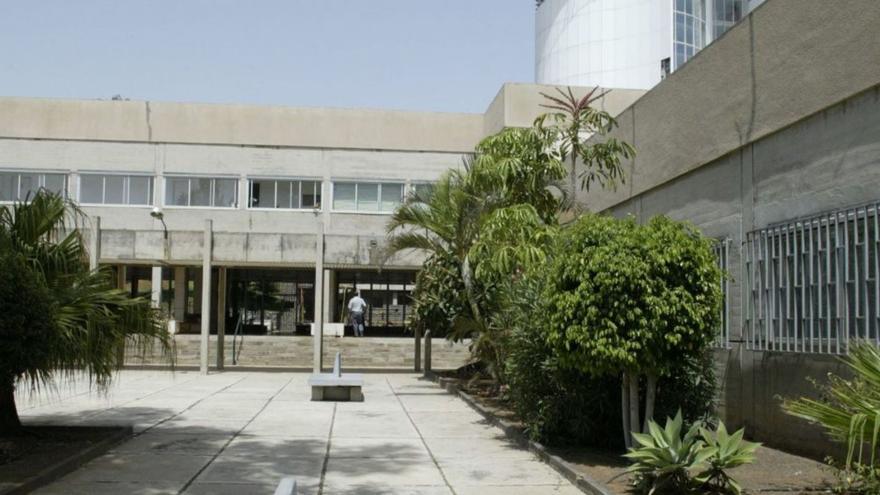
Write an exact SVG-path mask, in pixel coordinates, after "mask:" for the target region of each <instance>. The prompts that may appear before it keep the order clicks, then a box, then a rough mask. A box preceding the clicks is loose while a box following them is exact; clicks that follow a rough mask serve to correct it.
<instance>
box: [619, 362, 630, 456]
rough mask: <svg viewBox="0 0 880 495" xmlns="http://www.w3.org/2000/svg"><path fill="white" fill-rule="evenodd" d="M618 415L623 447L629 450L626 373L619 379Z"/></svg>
mask: <svg viewBox="0 0 880 495" xmlns="http://www.w3.org/2000/svg"><path fill="white" fill-rule="evenodd" d="M620 414H621V416H622V418H623V445H624V446H625V447H626V448H627V449H629V448H630V447H632V435H630V434H629V432H630V424H629V373H627V372H626V371H624V372H623V375H622V376H621V378H620Z"/></svg>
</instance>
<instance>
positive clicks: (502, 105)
mask: <svg viewBox="0 0 880 495" xmlns="http://www.w3.org/2000/svg"><path fill="white" fill-rule="evenodd" d="M557 87H558V88H560V89H562V90H566V88H567V87H566V86H552V85H544V84H522V83H507V84H505V85H504V86H502V87H501V90H500V91H498V94H497V95H496V96H495V99H494V100H493V101H492V103H491V104H490V105H489V108H488V109H487V110H486V114H485V122H484V126H483V134H485V135H486V136H489V135H492V134H495V133H496V132H498V131H500V130H501V129H503V128H505V127H530V126H531V125H532V124H533V123H534V121H535V119H536V118H537V117H538V116H539V115H541V114H543V113H546V112H548V111H549V110H548V109H546V108H544V107H542V106H541V105H543V104H546V103H547V100H546V99H545V98H544V97H543V96H541V93H545V94H548V95H552V96H559V94H558V92H557V91H556V88H557ZM571 89H572V92H573V93H574V95H575V96H576V97H578V98H580V97H583V96H584V95H585V94H586V93H587V92H588V91H590V90H592V89H593V88H592V87H572V88H571ZM602 91H608V93H607V94H606V95H605V96H604V97H602V98H600V99H599V100H597V101H596V102H595V103H594V104H593V106H595V107H596V108H600V109H602V110H605V111H606V112H608V113H610V114H611V115H618V114H620V113H621V112H623V111H624V110H625V109H626V108H627V107H629V106H630V105H632V104H633V102H635V101H636V100H638V99H639V98H641V97H642V95H644V94H645V93H646V91H644V90H640V89H613V88H600V91H599V92H600V93H601V92H602Z"/></svg>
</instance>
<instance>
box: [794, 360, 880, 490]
mask: <svg viewBox="0 0 880 495" xmlns="http://www.w3.org/2000/svg"><path fill="white" fill-rule="evenodd" d="M843 362H844V363H846V365H847V366H848V367H849V368H850V370H851V371H852V373H853V376H854V378H853V379H852V380H846V379H844V378H841V377H839V376H835V375H829V377H828V378H829V382H828V384H827V385H825V386H821V387H820V390H821V392H822V396H823V398H822V399H820V400H815V399H810V398H806V397H802V398H800V399H797V400H787V401H785V403H784V404H783V409H784V410H785V411H786V412H787V413H788V414H791V415H792V416H797V417H799V418H803V419H806V420H807V421H810V422H811V423H814V424H819V425H821V426H822V427H823V428H824V429H825V431H826V433H827V434H828V435H829V436H830V437H831V438H832V439H834V440H836V441H838V442H841V443H844V444H846V446H847V456H846V460H840V459H836V460H834V461H833V464H832V465H833V466H834V467H836V468H837V469H838V470H839V471H840V472H839V473H838V478H839V479H840V481H841V488H842V489H845V490H847V492H855V493H880V350H878V349H877V347H875V346H873V345H871V344H869V343H861V344H858V345H856V346H855V347H853V349H852V350H851V353H850V355H849V356H847V357H845V358H843Z"/></svg>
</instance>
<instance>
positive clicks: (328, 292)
mask: <svg viewBox="0 0 880 495" xmlns="http://www.w3.org/2000/svg"><path fill="white" fill-rule="evenodd" d="M335 309H336V270H324V321H325V322H327V323H333V322H334V321H336V314H335V313H336V311H335Z"/></svg>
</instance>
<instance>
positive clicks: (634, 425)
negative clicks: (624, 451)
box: [629, 373, 641, 442]
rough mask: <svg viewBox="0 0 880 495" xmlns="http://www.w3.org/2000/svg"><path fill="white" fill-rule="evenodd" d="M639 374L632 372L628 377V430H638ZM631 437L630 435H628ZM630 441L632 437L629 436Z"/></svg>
mask: <svg viewBox="0 0 880 495" xmlns="http://www.w3.org/2000/svg"><path fill="white" fill-rule="evenodd" d="M639 402H640V401H639V375H638V374H636V373H633V374H631V375H630V377H629V425H630V428H631V429H630V431H631V432H632V431H639V424H641V423H640V421H639V405H640V404H639ZM630 437H632V435H630ZM630 442H632V438H630Z"/></svg>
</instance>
